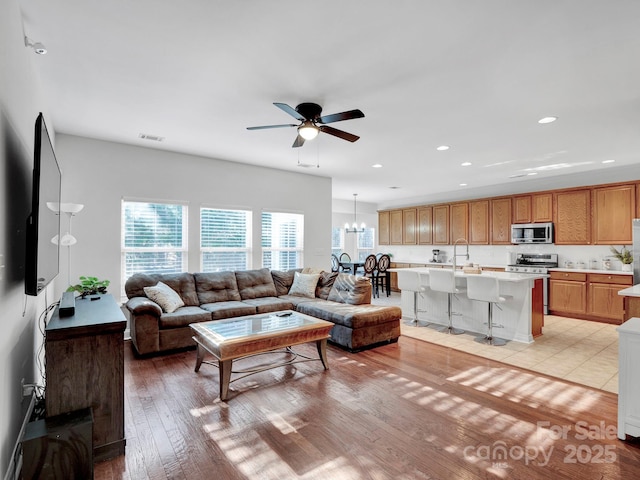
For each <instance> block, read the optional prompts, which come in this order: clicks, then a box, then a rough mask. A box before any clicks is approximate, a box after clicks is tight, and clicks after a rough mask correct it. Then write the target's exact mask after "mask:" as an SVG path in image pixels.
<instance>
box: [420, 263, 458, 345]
mask: <svg viewBox="0 0 640 480" xmlns="http://www.w3.org/2000/svg"><path fill="white" fill-rule="evenodd" d="M429 288H431V290H433V291H434V292H444V293H446V294H447V314H448V315H449V325H447V326H446V327H444V328H442V329H441V330H440V331H441V332H442V333H447V334H450V335H460V334H461V333H464V330H460V329H459V328H453V319H452V317H453V311H452V309H451V299H452V298H453V296H454V295H455V294H457V293H462V292H464V291H465V289H464V288H457V287H456V277H455V273H454V271H453V270H449V269H448V268H432V269H430V270H429Z"/></svg>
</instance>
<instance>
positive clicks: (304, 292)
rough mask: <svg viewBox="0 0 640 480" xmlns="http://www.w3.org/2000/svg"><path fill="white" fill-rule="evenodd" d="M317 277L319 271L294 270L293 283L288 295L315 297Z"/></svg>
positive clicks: (318, 276)
mask: <svg viewBox="0 0 640 480" xmlns="http://www.w3.org/2000/svg"><path fill="white" fill-rule="evenodd" d="M319 278H320V274H319V273H299V272H296V274H295V276H294V277H293V284H292V285H291V288H290V289H289V295H295V296H298V297H309V298H315V296H316V285H317V284H318V279H319Z"/></svg>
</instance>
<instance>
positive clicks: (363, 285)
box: [327, 273, 371, 305]
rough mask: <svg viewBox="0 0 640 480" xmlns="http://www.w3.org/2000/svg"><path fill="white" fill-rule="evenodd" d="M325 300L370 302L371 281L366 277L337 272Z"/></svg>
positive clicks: (357, 302)
mask: <svg viewBox="0 0 640 480" xmlns="http://www.w3.org/2000/svg"><path fill="white" fill-rule="evenodd" d="M327 300H331V301H333V302H340V303H348V304H350V305H362V304H366V303H371V282H370V281H369V279H368V278H366V277H357V276H355V275H349V274H348V273H339V274H338V276H337V278H336V280H335V282H334V283H333V287H331V291H330V292H329V296H328V297H327Z"/></svg>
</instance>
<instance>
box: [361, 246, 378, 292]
mask: <svg viewBox="0 0 640 480" xmlns="http://www.w3.org/2000/svg"><path fill="white" fill-rule="evenodd" d="M377 266H378V262H377V260H376V256H375V255H369V256H368V257H367V258H365V259H364V276H365V277H367V278H368V279H369V281H370V282H371V294H372V295H373V296H374V297H375V296H376V290H375V288H373V287H374V284H375V278H376V267H377Z"/></svg>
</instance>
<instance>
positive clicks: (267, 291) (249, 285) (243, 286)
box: [236, 268, 277, 300]
mask: <svg viewBox="0 0 640 480" xmlns="http://www.w3.org/2000/svg"><path fill="white" fill-rule="evenodd" d="M236 281H237V282H238V291H239V292H240V297H241V298H242V300H247V299H251V298H260V297H276V296H277V292H276V285H275V284H274V283H273V277H272V276H271V272H270V271H269V269H268V268H261V269H260V270H242V271H237V272H236Z"/></svg>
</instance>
